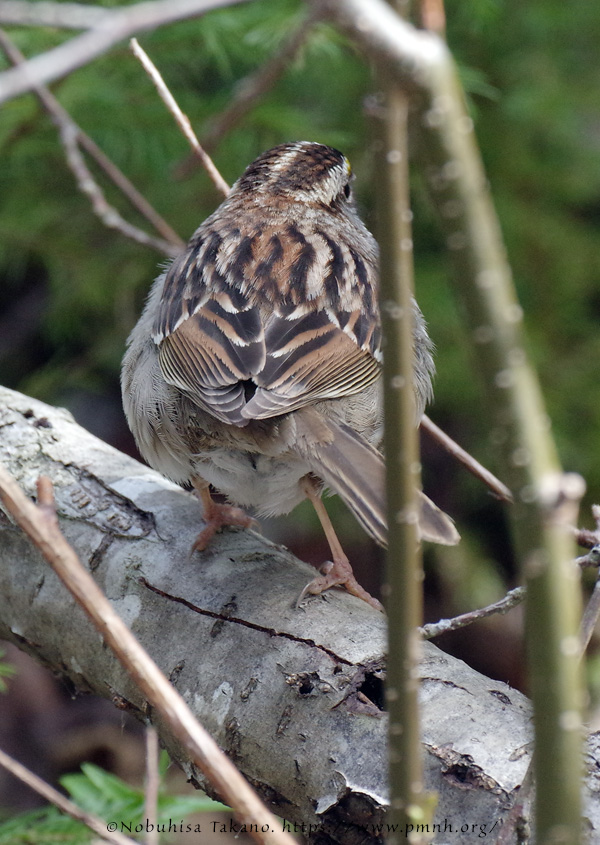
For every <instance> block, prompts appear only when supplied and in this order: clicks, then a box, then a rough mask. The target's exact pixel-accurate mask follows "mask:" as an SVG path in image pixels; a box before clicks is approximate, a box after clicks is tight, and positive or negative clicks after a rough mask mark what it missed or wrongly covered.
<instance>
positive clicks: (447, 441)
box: [421, 414, 513, 502]
mask: <svg viewBox="0 0 600 845" xmlns="http://www.w3.org/2000/svg"><path fill="white" fill-rule="evenodd" d="M421 428H422V430H423V431H424V432H426V433H427V434H428V435H429V436H430V437H432V438H433V439H434V440H435V441H436V442H437V443H439V444H440V446H443V448H444V449H445V450H446V451H447V452H449V453H450V454H451V455H453V456H454V457H455V458H456V460H457V461H459V462H460V463H461V464H462V465H463V466H464V467H466V468H467V469H468V470H469V472H470V473H472V474H473V475H474V476H475V478H478V479H479V480H480V481H483V483H484V484H485V485H486V486H487V487H489V489H490V490H491V491H492V493H493V494H494V496H497V498H498V499H502V501H504V502H512V501H513V495H512V493H511V492H510V490H509V489H508V487H507V486H506V484H503V483H502V482H501V481H500V479H498V478H496V476H495V475H494V474H493V473H491V472H490V471H489V469H486V468H485V467H484V466H483V465H482V464H480V463H479V461H478V460H477V459H476V458H474V457H473V455H470V454H469V453H468V452H467V451H466V450H465V449H463V448H462V446H459V445H458V443H457V442H456V441H455V440H453V439H452V438H451V437H450V435H448V434H446V432H445V431H442V429H441V428H439V426H437V425H436V424H435V423H434V422H433V421H432V420H430V419H429V417H428V416H427V414H423V416H422V418H421Z"/></svg>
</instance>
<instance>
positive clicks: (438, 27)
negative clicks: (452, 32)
mask: <svg viewBox="0 0 600 845" xmlns="http://www.w3.org/2000/svg"><path fill="white" fill-rule="evenodd" d="M420 6H421V9H420V11H421V23H422V24H423V27H424V28H425V29H430V30H431V31H432V32H437V34H438V35H441V36H442V37H444V35H445V33H446V11H445V9H444V0H421V3H420Z"/></svg>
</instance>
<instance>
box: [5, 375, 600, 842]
mask: <svg viewBox="0 0 600 845" xmlns="http://www.w3.org/2000/svg"><path fill="white" fill-rule="evenodd" d="M0 460H1V461H2V462H3V463H5V464H6V466H7V468H8V469H9V470H10V471H11V472H12V473H13V475H15V476H16V478H17V479H18V481H19V482H20V484H21V485H22V486H23V487H24V488H25V489H26V491H27V492H28V493H29V494H30V495H33V492H34V490H35V481H36V479H37V477H38V476H39V475H41V474H45V475H48V476H50V478H51V479H52V481H53V483H54V485H55V493H56V500H57V506H58V511H59V517H60V521H61V526H62V529H63V531H64V533H65V535H66V537H67V538H68V540H69V541H70V542H71V543H72V545H73V546H74V547H75V548H76V550H77V551H78V553H79V555H80V557H81V559H82V560H83V561H84V562H85V563H86V564H87V565H88V567H89V568H90V569H91V571H92V572H93V573H94V577H95V578H96V580H97V581H98V583H99V584H100V586H101V587H102V588H103V590H104V591H105V593H106V594H107V596H108V597H109V599H110V600H111V601H112V602H113V604H114V606H115V608H116V609H117V610H118V612H119V613H120V615H121V616H122V617H123V619H124V620H125V621H126V622H127V623H128V624H129V626H130V627H131V628H132V630H133V632H134V633H135V634H136V636H137V637H138V639H139V640H140V642H141V643H142V645H144V646H145V648H146V649H147V650H148V652H149V653H150V654H151V655H152V657H153V658H154V659H155V660H156V662H157V663H158V664H159V666H160V667H161V668H162V669H163V671H164V672H165V673H166V674H167V676H169V677H170V679H171V681H172V683H173V684H174V685H175V687H176V688H177V689H178V690H179V692H180V693H181V694H182V695H183V696H184V698H185V699H186V700H187V702H188V703H189V704H190V705H191V707H192V709H193V710H194V711H195V713H196V714H197V716H198V718H199V719H200V721H201V722H202V723H203V724H204V725H205V727H206V728H207V729H208V730H209V731H210V732H211V733H212V735H213V736H214V737H215V738H216V740H217V741H218V742H219V744H220V745H221V747H222V748H223V749H224V750H225V751H226V752H227V753H228V754H229V756H230V757H231V758H232V759H233V760H234V761H235V762H236V764H237V765H238V766H239V768H240V769H241V770H242V771H243V772H244V774H245V775H246V777H247V778H248V780H249V781H250V782H251V783H253V784H254V786H255V787H256V788H257V790H258V791H259V793H260V794H261V795H262V796H263V798H265V799H266V801H267V802H268V803H269V805H270V806H271V807H272V808H273V809H274V810H275V812H277V813H278V815H280V816H282V817H283V818H284V819H285V820H286V821H287V823H288V824H289V826H290V828H291V830H292V831H294V829H295V830H296V831H297V832H304V833H308V834H311V835H312V838H313V839H315V840H316V841H319V842H332V843H333V842H336V843H337V842H343V843H350V845H352V843H359V842H360V843H364V842H367V841H372V840H379V839H381V838H382V834H383V833H384V832H385V828H383V830H382V829H381V828H379V829H378V828H377V826H378V825H381V824H385V806H386V795H387V786H386V750H385V749H386V718H385V714H384V713H383V712H382V709H381V707H382V694H381V685H382V669H383V665H384V653H385V620H384V617H383V616H382V615H381V614H379V613H377V611H375V610H373V609H372V608H370V607H369V606H368V605H366V604H365V603H364V602H361V601H359V600H358V599H355V598H354V597H352V596H350V595H348V594H346V593H343V592H341V591H330V592H329V593H327V594H326V595H325V596H322V597H315V598H313V599H311V600H310V601H309V602H308V604H307V605H306V606H305V607H304V608H302V609H296V608H295V606H294V603H295V599H296V597H297V596H298V595H299V593H300V591H301V590H302V588H303V587H304V585H305V584H306V583H307V581H308V580H310V578H311V577H312V576H313V574H314V570H313V569H312V568H311V567H309V566H308V565H307V564H304V563H301V562H300V561H298V560H297V559H295V558H294V557H293V556H292V555H291V554H290V553H289V552H287V551H286V550H285V549H283V548H281V547H280V546H276V545H274V544H273V543H270V542H269V541H268V540H265V539H264V538H263V537H261V536H260V535H258V534H257V533H255V532H253V531H240V530H237V529H231V530H227V531H223V532H222V533H221V534H219V535H218V536H217V537H216V538H215V541H214V542H213V543H212V544H211V546H210V547H209V549H208V550H207V551H205V552H203V553H202V554H194V555H193V556H191V555H190V548H191V545H192V542H193V540H194V538H195V536H196V534H197V532H198V529H199V527H200V513H199V506H198V503H197V502H196V500H195V499H194V498H193V496H191V495H190V494H188V493H186V492H184V491H182V490H180V489H179V488H177V487H176V486H174V485H172V484H170V483H169V482H168V481H166V480H165V479H163V478H161V477H160V476H159V475H157V474H156V473H154V472H153V471H151V470H150V469H148V468H147V467H145V466H143V465H141V464H139V463H137V462H136V461H134V460H132V459H131V458H128V457H126V456H124V455H122V454H120V453H119V452H117V451H116V450H114V449H112V448H111V447H109V446H107V445H106V444H104V443H102V442H101V441H100V440H98V439H97V438H95V437H93V436H92V435H90V434H89V433H87V432H86V431H84V430H83V429H82V428H80V427H79V426H78V425H77V424H76V423H75V422H74V421H73V419H72V417H71V416H70V415H69V414H68V413H67V412H66V411H63V410H58V409H55V408H51V407H49V406H47V405H44V404H43V403H41V402H38V401H36V400H33V399H30V398H28V397H25V396H22V395H21V394H18V393H15V392H13V391H10V390H7V389H4V388H0ZM0 636H1V637H2V638H4V639H6V640H9V641H12V642H14V643H16V644H17V645H18V646H19V647H20V648H22V649H23V650H25V651H27V652H29V653H30V654H32V655H33V656H34V657H35V658H36V659H37V660H38V661H40V662H42V663H44V664H46V665H47V666H49V667H50V668H51V669H52V670H53V671H54V672H56V673H58V674H60V675H62V676H63V677H64V678H65V679H67V680H68V682H69V683H70V684H72V685H73V686H74V687H75V688H76V689H78V690H81V691H83V692H93V693H95V694H98V695H101V696H104V697H107V698H110V699H112V700H113V701H114V703H115V705H116V706H118V707H121V708H127V709H129V710H131V711H132V712H133V713H134V714H135V715H137V716H138V717H139V718H141V719H147V718H149V719H150V720H151V721H152V722H154V723H155V724H156V726H157V728H158V730H159V732H160V737H161V741H162V743H163V744H164V746H165V747H166V748H167V749H168V750H169V752H170V754H171V755H172V756H173V758H174V759H175V760H177V761H178V762H179V763H180V765H181V766H182V767H183V769H184V770H185V772H186V773H187V775H188V777H189V779H190V780H191V781H193V782H194V783H197V784H199V785H201V786H203V787H205V786H206V784H204V782H203V778H202V776H201V775H200V773H199V772H198V771H197V770H196V769H195V768H194V767H193V766H191V765H190V764H189V761H187V760H186V758H185V754H184V752H183V751H182V749H181V748H180V747H178V745H177V743H176V742H175V741H174V740H173V738H172V737H171V736H170V735H169V733H168V731H166V730H165V728H164V726H163V725H161V721H160V718H159V717H158V716H157V715H156V714H154V713H152V712H148V707H147V704H146V702H145V701H144V700H143V698H142V696H141V695H140V693H139V692H138V691H137V690H136V689H135V688H134V687H133V685H132V683H131V682H130V681H129V679H128V677H127V676H126V674H125V672H124V670H123V669H122V668H121V666H120V665H119V664H118V663H117V662H116V660H115V659H114V658H113V656H112V654H111V653H109V652H108V650H107V649H106V648H104V646H103V643H102V641H101V639H100V637H99V635H98V634H97V633H96V631H95V630H94V629H93V628H92V626H91V624H90V622H89V621H88V619H87V618H86V617H85V615H84V613H83V611H81V610H80V609H79V608H78V607H77V606H76V605H75V604H74V601H73V600H72V599H71V597H70V596H69V595H68V594H67V592H66V590H65V589H64V587H63V586H62V585H61V584H60V582H59V581H58V579H57V577H56V576H55V575H54V573H53V572H52V571H51V570H50V569H49V568H48V566H47V565H46V564H45V562H44V561H43V560H42V558H41V556H40V554H39V553H38V552H37V551H36V550H35V549H34V548H33V547H32V546H31V544H30V543H29V541H28V540H27V539H26V538H25V537H24V536H23V535H22V534H21V532H20V531H19V530H17V529H16V528H15V527H14V526H13V525H12V524H11V522H10V521H9V520H8V518H7V517H6V516H5V515H4V514H3V513H2V512H1V511H0ZM421 673H422V684H421V704H422V741H423V753H424V761H425V776H426V782H427V787H428V789H431V790H434V791H436V792H437V795H438V805H437V810H436V814H435V820H434V821H435V824H436V825H439V828H438V829H436V830H437V832H436V835H435V837H434V840H433V841H434V842H436V843H454V842H456V843H459V842H464V841H467V839H468V837H478V836H479V834H480V832H481V831H482V830H485V831H486V835H490V834H491V835H492V836H493V837H494V838H495V836H496V835H497V832H498V830H499V827H500V819H502V818H504V817H506V815H507V807H508V806H509V805H510V803H511V801H512V798H513V797H514V794H515V790H517V789H518V787H519V785H520V783H521V780H522V778H523V776H524V774H525V771H526V769H527V766H528V764H529V758H530V747H529V743H530V741H531V724H530V720H531V712H530V706H529V702H528V701H527V699H526V698H525V697H524V696H523V695H521V694H520V693H519V692H517V691H516V690H513V689H510V688H509V687H507V686H506V685H505V684H502V683H500V682H498V681H492V680H490V679H488V678H485V677H484V676H482V675H479V674H478V673H476V672H474V671H473V670H472V669H470V668H469V667H468V666H466V665H465V664H464V663H463V662H462V661H459V660H456V659H454V658H452V657H450V656H448V655H446V654H444V653H443V652H441V651H440V650H439V649H437V648H436V647H435V646H433V645H431V644H430V643H425V644H424V645H423V658H422V661H421ZM599 746H600V739H599V738H598V737H597V736H594V737H592V738H591V741H590V744H589V748H588V753H589V770H590V772H591V774H590V777H589V781H590V791H589V793H588V802H587V816H588V818H589V824H590V826H591V828H592V829H593V830H596V831H597V830H600V798H599V792H598V787H597V784H596V783H595V778H596V775H595V772H596V771H598V770H599V769H600V754H599V752H598V747H599ZM208 791H209V792H210V789H209V790H208ZM311 825H312V827H311ZM466 825H468V826H469V829H468V832H467V828H466V827H465V826H466ZM494 825H495V826H494ZM484 826H485V827H484ZM492 828H493V831H494V832H493V833H492Z"/></svg>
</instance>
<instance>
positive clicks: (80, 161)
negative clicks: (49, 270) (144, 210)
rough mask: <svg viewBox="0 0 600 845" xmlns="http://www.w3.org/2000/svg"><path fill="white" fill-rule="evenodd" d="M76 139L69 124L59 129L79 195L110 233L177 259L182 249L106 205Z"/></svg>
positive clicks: (75, 131)
mask: <svg viewBox="0 0 600 845" xmlns="http://www.w3.org/2000/svg"><path fill="white" fill-rule="evenodd" d="M77 135H78V132H77V127H75V126H73V125H71V124H70V123H66V124H65V125H64V126H61V127H60V139H61V141H62V144H63V146H64V148H65V154H66V157H67V164H68V165H69V167H70V168H71V170H72V172H73V173H74V175H75V178H76V179H77V184H78V186H79V189H80V191H82V193H84V194H86V196H88V197H89V199H90V201H91V203H92V210H93V211H94V214H97V215H98V217H99V218H100V219H101V220H102V222H103V223H104V225H105V226H108V228H109V229H116V230H117V231H118V232H121V234H122V235H125V237H127V238H131V240H133V241H137V243H140V244H144V246H150V247H152V248H153V249H155V250H157V251H158V252H160V253H161V255H170V256H175V255H177V254H178V253H179V252H180V250H181V247H176V246H174V245H173V244H172V243H169V242H168V241H165V240H163V239H162V238H155V237H153V236H152V235H149V234H148V233H147V232H144V231H143V230H142V229H138V227H137V226H133V225H132V224H131V223H128V222H127V220H124V219H123V217H121V215H120V214H119V212H118V211H117V210H116V208H114V207H113V206H112V205H110V203H108V202H107V200H106V197H105V196H104V192H103V191H102V188H101V187H100V186H99V185H98V183H97V182H96V180H95V179H94V177H93V176H92V174H91V173H90V170H89V168H88V166H87V164H86V163H85V161H84V158H83V156H82V155H81V152H80V150H79V147H78V145H77Z"/></svg>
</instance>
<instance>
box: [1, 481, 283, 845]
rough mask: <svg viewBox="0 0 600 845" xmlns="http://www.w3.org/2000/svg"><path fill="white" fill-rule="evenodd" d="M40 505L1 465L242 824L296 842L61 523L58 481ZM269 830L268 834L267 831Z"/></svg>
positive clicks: (56, 566)
mask: <svg viewBox="0 0 600 845" xmlns="http://www.w3.org/2000/svg"><path fill="white" fill-rule="evenodd" d="M37 489H38V502H39V506H38V507H36V505H34V504H33V502H31V501H30V500H29V499H28V498H27V497H26V496H25V494H24V493H23V492H22V490H21V489H20V487H19V485H18V484H17V483H16V481H15V480H14V479H13V478H12V477H11V476H10V475H9V474H8V473H7V472H6V470H5V469H3V468H2V467H0V499H1V500H2V502H3V503H4V506H5V508H6V510H7V511H8V512H9V513H10V514H11V515H12V516H13V517H14V519H15V521H16V522H17V524H18V525H19V526H20V527H21V528H22V529H23V531H24V532H25V533H26V534H27V535H28V536H29V537H30V539H31V540H32V541H33V542H34V543H35V545H36V546H37V547H38V548H39V549H40V550H41V552H42V554H43V555H44V557H45V558H46V560H47V561H48V562H49V563H50V565H51V567H52V569H53V570H54V571H55V572H56V574H57V575H58V577H59V578H60V579H61V581H62V582H63V583H64V584H65V586H66V587H67V589H68V590H69V591H70V592H71V594H72V595H73V597H74V598H75V600H76V601H77V602H78V603H79V604H80V605H81V607H82V608H83V609H84V610H85V612H86V613H87V614H88V616H89V617H90V619H91V620H92V622H93V623H94V625H95V626H96V628H97V629H98V631H99V632H100V634H101V635H102V637H103V638H104V641H105V642H106V644H107V645H108V646H109V648H110V649H111V650H112V651H113V653H114V654H115V656H116V657H117V658H118V660H119V661H120V663H121V664H122V665H123V666H124V668H125V669H126V670H127V672H128V673H129V675H130V676H131V678H132V679H133V680H134V681H135V683H136V684H137V686H138V687H139V689H140V690H141V691H142V693H143V694H144V695H145V697H146V699H147V701H148V702H149V703H150V704H151V705H152V706H153V707H155V708H156V709H157V710H158V711H159V712H160V714H161V717H162V718H163V719H164V721H165V722H167V723H168V725H169V727H170V729H171V730H172V731H173V734H174V735H175V736H176V737H177V739H178V740H179V741H180V742H181V743H182V745H183V747H184V748H186V750H187V751H188V753H189V755H190V759H191V760H192V762H193V763H194V764H195V765H196V766H198V768H199V769H201V770H202V772H203V773H204V774H205V776H206V777H207V779H208V780H209V781H210V783H211V784H212V785H213V787H214V788H215V790H216V791H217V792H218V793H219V795H220V796H221V798H222V799H223V801H224V802H226V803H227V804H229V805H230V806H231V807H232V808H233V810H234V812H235V814H236V816H237V818H238V820H239V821H240V822H241V823H242V824H248V825H253V827H252V828H250V830H251V831H252V833H251V835H252V836H253V838H254V839H255V840H256V841H257V842H260V843H264V844H265V845H266V843H267V842H268V843H272V845H294V840H293V839H292V837H291V836H289V835H288V834H287V833H285V832H284V831H282V829H281V824H280V823H279V822H278V820H277V818H276V817H275V816H274V815H273V814H272V813H271V812H270V811H269V810H268V809H267V808H266V807H265V806H264V804H263V803H262V801H261V800H260V798H259V797H258V796H257V795H256V793H255V792H254V790H253V789H252V787H251V786H250V785H249V784H248V782H247V781H246V780H245V778H244V777H243V776H242V774H241V773H240V772H239V771H238V770H237V769H236V767H235V766H234V765H233V763H232V762H231V761H230V760H229V759H228V758H227V757H226V756H225V755H224V754H223V752H222V751H221V749H220V748H219V746H218V745H217V743H216V742H215V741H214V740H213V738H212V737H211V736H210V734H208V733H207V731H206V730H205V729H204V728H203V727H202V726H201V725H200V724H199V722H198V721H197V719H196V718H195V717H194V714H193V713H192V711H191V710H190V708H189V707H188V705H187V704H186V703H185V701H184V700H183V699H182V698H181V696H180V695H179V693H178V692H177V691H176V690H175V689H174V688H173V686H172V685H171V684H170V683H169V681H168V680H167V678H166V677H165V676H164V674H163V673H162V672H161V671H160V669H159V668H158V666H157V665H156V664H155V663H154V661H153V660H152V659H151V658H150V657H149V655H148V654H147V653H146V652H145V651H144V649H143V648H142V647H141V646H140V644H139V643H138V641H137V640H136V638H135V637H134V636H133V634H132V633H131V631H130V630H129V628H128V627H127V626H126V625H125V623H124V622H123V620H122V619H121V618H120V617H119V616H118V615H117V613H116V612H115V611H114V609H113V607H112V605H111V604H110V602H109V601H108V599H107V598H106V596H105V595H104V593H103V592H102V590H100V588H99V587H98V585H97V584H96V582H95V581H94V579H93V578H92V576H91V575H90V573H89V572H88V571H87V570H86V569H85V568H84V567H83V565H82V564H81V562H80V560H79V558H78V557H77V555H76V553H75V551H74V550H73V549H72V548H71V546H70V545H69V544H68V543H67V541H66V539H65V538H64V536H63V535H62V533H61V531H60V528H59V526H58V520H57V518H56V511H55V508H54V494H53V489H52V482H51V481H50V479H49V478H46V477H42V478H40V479H39V480H38V485H37ZM261 829H263V830H265V831H266V832H265V833H262V832H261Z"/></svg>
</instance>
